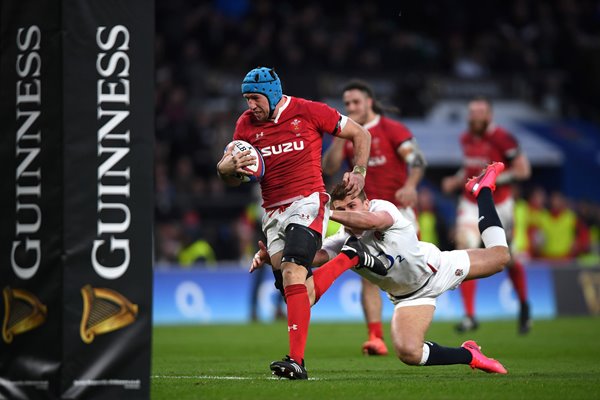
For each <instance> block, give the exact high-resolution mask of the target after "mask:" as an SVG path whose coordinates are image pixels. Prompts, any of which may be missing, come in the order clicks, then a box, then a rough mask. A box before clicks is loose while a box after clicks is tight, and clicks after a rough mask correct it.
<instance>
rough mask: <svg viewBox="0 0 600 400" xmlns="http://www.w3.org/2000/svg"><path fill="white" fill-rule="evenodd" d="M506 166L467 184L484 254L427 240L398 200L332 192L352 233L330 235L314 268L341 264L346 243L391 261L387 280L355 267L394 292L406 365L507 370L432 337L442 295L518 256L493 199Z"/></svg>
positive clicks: (474, 348)
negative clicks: (510, 246)
mask: <svg viewBox="0 0 600 400" xmlns="http://www.w3.org/2000/svg"><path fill="white" fill-rule="evenodd" d="M503 169H504V164H502V163H493V164H490V165H489V166H487V167H486V168H485V169H484V170H483V172H482V173H481V175H479V176H478V177H474V178H471V179H470V180H469V181H468V182H467V184H466V188H467V190H469V191H470V192H471V193H473V195H474V196H475V197H476V198H477V203H478V206H479V216H480V217H479V230H480V232H481V237H482V240H483V243H484V245H485V248H483V249H467V250H455V251H444V252H442V251H441V250H439V249H438V248H437V247H436V246H435V245H433V244H431V243H427V242H421V241H419V240H418V238H417V235H416V233H415V230H414V227H413V226H412V224H411V223H410V222H409V221H408V220H407V219H406V218H404V217H403V216H402V214H400V212H398V209H397V208H396V207H395V206H394V205H393V204H392V203H390V202H387V201H385V200H368V199H367V198H366V197H365V196H364V193H361V194H360V195H359V196H358V197H353V196H348V195H347V191H346V189H345V188H344V186H343V185H337V186H336V187H335V188H334V190H333V191H332V194H331V195H332V205H333V207H332V209H333V211H332V215H331V219H332V220H335V221H337V222H339V223H341V224H342V225H344V226H345V227H346V232H342V231H340V232H339V233H338V234H336V235H333V236H330V237H329V238H327V239H326V240H325V241H324V243H323V247H322V248H321V249H320V250H319V251H318V252H317V254H316V255H315V259H314V261H313V265H322V264H324V265H328V264H329V263H331V262H335V261H336V260H337V258H338V257H339V256H337V254H338V253H339V252H340V251H342V252H343V251H344V243H345V242H348V241H352V240H355V239H354V238H357V239H358V241H359V243H360V244H362V245H363V247H364V249H365V250H366V251H367V252H368V253H370V254H371V255H376V256H377V257H378V258H379V259H380V260H382V261H383V262H384V264H385V265H386V267H387V270H388V271H387V274H386V275H384V276H382V275H376V274H373V273H371V272H369V271H368V270H367V269H365V268H362V269H355V268H353V270H354V271H355V272H357V273H359V274H360V275H361V276H363V277H365V278H366V279H368V280H369V281H371V282H373V283H375V284H376V285H377V286H379V287H380V288H381V289H383V290H384V291H386V292H387V294H388V297H389V299H390V300H391V301H392V303H394V305H395V308H394V315H393V317H392V329H391V330H392V332H391V333H392V341H393V345H394V350H395V352H396V355H397V356H398V357H399V358H400V360H402V361H403V362H404V363H405V364H408V365H426V366H429V365H452V364H466V365H470V366H471V368H477V369H480V370H483V371H485V372H489V373H500V374H506V373H507V370H506V369H505V368H504V367H503V366H502V364H500V362H498V361H497V360H494V359H492V358H488V357H486V356H485V355H483V353H482V352H481V350H480V347H479V346H478V345H477V343H475V341H473V340H468V341H466V342H464V343H463V344H462V345H461V346H460V347H444V346H440V345H439V344H437V343H434V342H430V341H426V340H425V335H426V333H427V330H428V329H429V326H430V324H431V321H432V320H433V313H434V311H435V304H436V298H437V297H438V296H439V295H441V294H442V293H444V292H445V291H447V290H451V289H454V288H456V287H457V286H458V285H459V284H460V283H461V282H462V281H463V280H465V279H476V278H483V277H487V276H490V275H493V274H495V273H498V272H500V271H502V269H503V266H504V265H506V263H507V262H508V261H509V259H510V253H509V250H508V245H507V242H506V233H505V232H504V229H503V228H502V224H501V223H500V219H499V217H498V214H497V212H496V209H495V206H494V202H493V199H492V192H493V191H494V190H495V186H496V185H495V181H496V177H497V176H498V174H499V173H500V172H502V170H503ZM349 238H350V239H349ZM353 247H356V246H355V245H353ZM332 257H334V258H333V259H332V260H331V261H329V262H328V260H330V259H331V258H332ZM266 260H268V254H267V253H266V251H265V249H264V246H263V247H261V250H259V252H258V253H257V255H256V256H255V259H254V261H253V264H252V266H251V268H250V270H251V271H252V270H253V269H255V268H257V267H258V266H260V265H261V263H262V262H264V261H266ZM317 272H318V269H317V270H316V271H315V273H317ZM340 273H341V272H340ZM311 283H312V282H311V280H310V279H309V280H307V287H308V289H309V297H310V299H311V304H314V303H315V302H316V301H317V300H318V299H319V297H320V295H322V294H323V292H324V291H325V290H326V288H323V287H321V288H317V287H316V286H314V284H312V285H311ZM317 289H318V290H317ZM317 292H318V296H316V295H315V293H317Z"/></svg>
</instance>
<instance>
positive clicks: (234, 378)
mask: <svg viewBox="0 0 600 400" xmlns="http://www.w3.org/2000/svg"><path fill="white" fill-rule="evenodd" d="M151 378H152V379H202V380H215V381H243V380H251V379H265V380H279V379H282V378H277V377H274V376H269V377H257V378H250V377H248V376H218V375H152V376H151ZM308 380H309V381H318V380H321V378H308Z"/></svg>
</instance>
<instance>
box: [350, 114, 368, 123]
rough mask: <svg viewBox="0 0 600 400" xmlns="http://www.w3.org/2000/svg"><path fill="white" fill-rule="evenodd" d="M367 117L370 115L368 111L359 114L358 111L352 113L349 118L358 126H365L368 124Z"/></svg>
mask: <svg viewBox="0 0 600 400" xmlns="http://www.w3.org/2000/svg"><path fill="white" fill-rule="evenodd" d="M367 115H368V114H367V112H366V111H364V112H358V111H356V112H353V113H350V114H349V115H348V116H349V117H350V118H352V120H353V121H354V122H356V123H357V124H359V125H364V124H366V123H367Z"/></svg>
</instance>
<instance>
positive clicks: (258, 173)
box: [225, 140, 265, 182]
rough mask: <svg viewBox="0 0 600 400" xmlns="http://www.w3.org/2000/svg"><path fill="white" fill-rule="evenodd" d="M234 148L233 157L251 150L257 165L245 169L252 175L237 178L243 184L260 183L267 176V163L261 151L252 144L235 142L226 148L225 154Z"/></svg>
mask: <svg viewBox="0 0 600 400" xmlns="http://www.w3.org/2000/svg"><path fill="white" fill-rule="evenodd" d="M231 147H233V151H232V153H231V154H232V155H236V154H237V153H241V152H243V151H246V150H250V155H251V156H254V157H255V158H256V162H255V164H252V165H248V166H245V167H244V168H243V169H244V170H245V171H248V172H250V173H251V174H252V175H243V174H237V175H236V177H237V178H239V179H240V180H241V181H242V182H258V181H260V180H261V179H262V177H263V176H264V175H265V161H264V160H263V157H262V155H261V154H260V151H258V149H257V148H256V147H254V146H252V145H251V144H250V143H248V142H245V141H243V140H234V141H233V142H231V143H229V144H228V145H227V146H225V152H227V150H229V149H230V148H231Z"/></svg>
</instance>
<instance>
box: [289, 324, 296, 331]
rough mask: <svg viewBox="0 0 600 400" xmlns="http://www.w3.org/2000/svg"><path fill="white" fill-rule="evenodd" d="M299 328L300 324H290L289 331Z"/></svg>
mask: <svg viewBox="0 0 600 400" xmlns="http://www.w3.org/2000/svg"><path fill="white" fill-rule="evenodd" d="M297 330H298V325H296V324H293V325H292V326H289V325H288V332H289V331H297Z"/></svg>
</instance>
